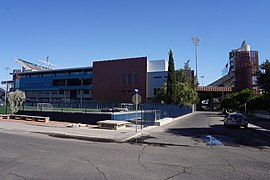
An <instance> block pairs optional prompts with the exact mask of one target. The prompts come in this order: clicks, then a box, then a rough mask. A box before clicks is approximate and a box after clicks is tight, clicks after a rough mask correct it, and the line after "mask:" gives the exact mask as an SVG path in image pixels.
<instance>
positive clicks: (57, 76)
mask: <svg viewBox="0 0 270 180" xmlns="http://www.w3.org/2000/svg"><path fill="white" fill-rule="evenodd" d="M13 80H14V89H19V90H22V91H24V92H25V93H26V98H27V101H28V102H53V101H62V100H65V101H66V100H78V101H82V100H91V99H92V67H83V68H67V69H57V70H37V71H24V72H19V71H15V72H14V75H13Z"/></svg>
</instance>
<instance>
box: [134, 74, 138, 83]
mask: <svg viewBox="0 0 270 180" xmlns="http://www.w3.org/2000/svg"><path fill="white" fill-rule="evenodd" d="M134 85H138V75H137V74H134Z"/></svg>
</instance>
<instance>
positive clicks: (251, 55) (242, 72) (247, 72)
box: [235, 51, 259, 91]
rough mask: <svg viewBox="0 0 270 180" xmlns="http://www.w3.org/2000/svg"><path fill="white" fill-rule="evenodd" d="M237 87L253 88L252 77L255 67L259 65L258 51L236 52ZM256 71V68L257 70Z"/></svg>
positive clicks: (240, 88) (239, 88) (239, 89)
mask: <svg viewBox="0 0 270 180" xmlns="http://www.w3.org/2000/svg"><path fill="white" fill-rule="evenodd" d="M235 59H236V61H235V89H236V91H241V90H243V89H245V88H249V89H253V87H254V84H253V82H252V77H253V76H254V69H256V68H257V67H258V64H259V60H258V51H250V52H237V53H235ZM255 71H256V70H255Z"/></svg>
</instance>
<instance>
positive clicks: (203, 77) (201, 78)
mask: <svg viewBox="0 0 270 180" xmlns="http://www.w3.org/2000/svg"><path fill="white" fill-rule="evenodd" d="M203 78H204V76H203V75H202V76H201V79H202V86H203Z"/></svg>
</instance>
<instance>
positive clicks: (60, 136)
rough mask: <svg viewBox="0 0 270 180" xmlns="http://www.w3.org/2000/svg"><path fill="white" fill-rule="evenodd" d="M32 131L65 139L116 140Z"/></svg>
mask: <svg viewBox="0 0 270 180" xmlns="http://www.w3.org/2000/svg"><path fill="white" fill-rule="evenodd" d="M32 133H38V134H46V135H48V136H51V137H57V138H64V139H77V140H85V141H95V142H115V141H114V140H113V139H109V138H99V137H90V136H80V135H74V134H62V133H55V132H32Z"/></svg>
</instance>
